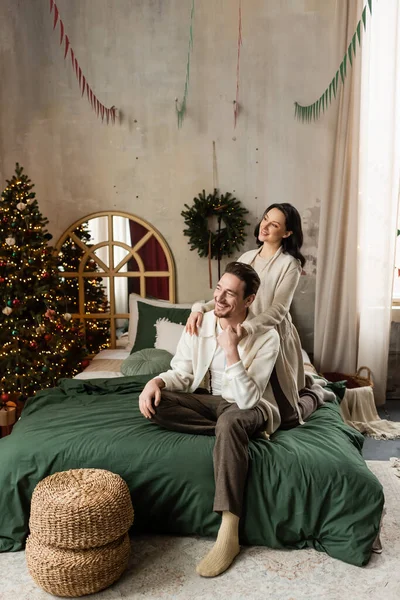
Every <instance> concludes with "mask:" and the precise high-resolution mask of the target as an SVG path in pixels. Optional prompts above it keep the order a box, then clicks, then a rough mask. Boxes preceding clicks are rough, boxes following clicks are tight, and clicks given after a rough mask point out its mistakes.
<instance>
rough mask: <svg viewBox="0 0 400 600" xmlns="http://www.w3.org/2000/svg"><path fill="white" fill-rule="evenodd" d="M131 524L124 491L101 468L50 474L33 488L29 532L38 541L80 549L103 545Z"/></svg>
mask: <svg viewBox="0 0 400 600" xmlns="http://www.w3.org/2000/svg"><path fill="white" fill-rule="evenodd" d="M132 522H133V507H132V502H131V497H130V493H129V489H128V486H127V485H126V483H125V481H124V480H123V479H122V478H121V477H120V476H119V475H115V473H111V472H110V471H105V470H103V469H72V470H70V471H63V472H60V473H54V475H50V476H49V477H46V478H45V479H43V480H42V481H41V482H40V483H38V485H37V486H36V488H35V490H34V492H33V495H32V504H31V516H30V521H29V527H30V531H31V534H32V535H33V536H34V537H35V538H36V540H37V541H38V542H41V543H42V544H47V545H49V546H55V547H57V548H66V549H69V550H73V549H86V548H96V547H99V546H103V545H104V544H109V543H110V542H112V541H113V540H116V539H118V538H120V537H121V535H123V534H125V533H126V532H127V531H128V529H129V528H130V526H131V525H132Z"/></svg>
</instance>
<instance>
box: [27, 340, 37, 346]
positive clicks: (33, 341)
mask: <svg viewBox="0 0 400 600" xmlns="http://www.w3.org/2000/svg"><path fill="white" fill-rule="evenodd" d="M29 346H30V347H31V348H37V346H38V345H37V342H35V340H32V341H31V342H29Z"/></svg>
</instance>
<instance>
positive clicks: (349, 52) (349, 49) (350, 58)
mask: <svg viewBox="0 0 400 600" xmlns="http://www.w3.org/2000/svg"><path fill="white" fill-rule="evenodd" d="M347 55H348V57H349V61H350V65H351V66H353V57H352V46H351V42H350V44H349V47H348V49H347Z"/></svg>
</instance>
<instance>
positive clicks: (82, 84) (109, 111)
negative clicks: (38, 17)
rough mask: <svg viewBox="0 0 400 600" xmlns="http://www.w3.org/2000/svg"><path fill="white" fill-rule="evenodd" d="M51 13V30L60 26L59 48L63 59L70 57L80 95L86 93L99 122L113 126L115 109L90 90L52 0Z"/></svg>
mask: <svg viewBox="0 0 400 600" xmlns="http://www.w3.org/2000/svg"><path fill="white" fill-rule="evenodd" d="M52 13H54V18H53V29H55V28H56V26H57V23H58V24H59V26H60V46H61V45H62V44H63V42H64V59H65V58H66V57H67V54H68V52H69V53H70V56H71V63H72V68H73V70H74V72H75V76H76V79H77V81H78V84H79V89H80V91H81V95H82V96H83V94H84V93H85V92H86V96H87V99H88V102H89V103H90V105H91V107H92V109H93V110H94V111H95V113H96V115H97V117H98V116H100V117H101V120H102V121H104V120H105V121H106V123H107V124H108V123H109V122H111V123H112V124H114V123H115V116H116V111H117V109H116V107H115V106H111V108H107V107H106V106H104V104H102V103H101V102H100V101H99V99H98V98H97V96H96V94H95V93H94V92H93V90H92V88H91V87H90V85H89V84H88V82H87V79H86V77H85V76H84V74H83V72H82V69H81V67H80V66H79V63H78V60H77V58H76V56H75V53H74V51H73V49H72V47H71V43H70V41H69V37H68V36H67V34H66V33H65V28H64V23H63V22H62V19H61V17H60V11H59V10H58V8H57V5H56V3H55V1H54V0H50V14H52Z"/></svg>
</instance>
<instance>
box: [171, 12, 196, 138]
mask: <svg viewBox="0 0 400 600" xmlns="http://www.w3.org/2000/svg"><path fill="white" fill-rule="evenodd" d="M193 21H194V0H192V10H191V13H190V28H189V48H188V55H187V62H186V81H185V90H184V93H183V100H182V102H181V103H180V105H179V101H178V98H176V99H175V108H176V115H177V117H178V127H179V128H180V127H182V123H183V118H184V116H185V113H186V100H187V96H188V91H189V78H190V56H191V54H192V50H193Z"/></svg>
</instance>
